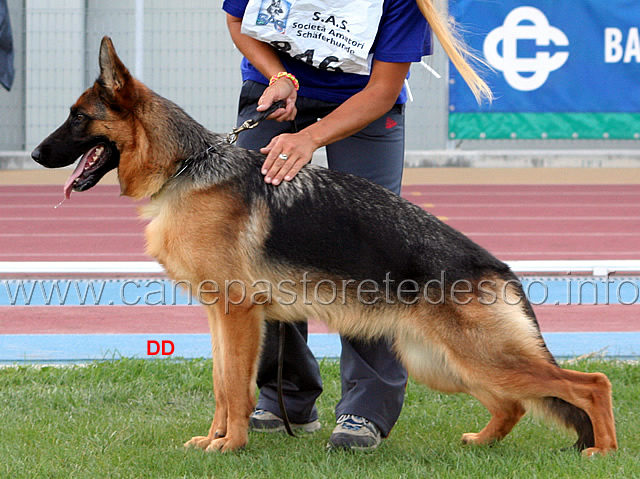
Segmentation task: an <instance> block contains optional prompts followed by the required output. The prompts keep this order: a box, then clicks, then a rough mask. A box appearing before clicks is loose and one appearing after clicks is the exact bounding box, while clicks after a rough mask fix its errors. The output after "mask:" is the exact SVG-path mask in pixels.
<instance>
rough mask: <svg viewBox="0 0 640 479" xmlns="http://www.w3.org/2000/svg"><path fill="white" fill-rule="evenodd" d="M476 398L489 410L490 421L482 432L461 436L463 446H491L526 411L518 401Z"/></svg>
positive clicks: (504, 434)
mask: <svg viewBox="0 0 640 479" xmlns="http://www.w3.org/2000/svg"><path fill="white" fill-rule="evenodd" d="M476 398H477V399H478V400H479V401H480V402H481V403H482V404H483V405H484V406H485V407H486V408H487V409H488V410H489V412H490V413H491V420H490V421H489V424H487V425H486V426H485V427H484V429H482V431H480V432H478V433H473V432H469V433H466V434H463V435H462V442H463V443H464V444H492V443H494V442H496V441H500V440H501V439H502V438H504V437H505V436H506V435H507V434H509V433H510V432H511V429H513V427H514V426H515V425H516V424H517V423H518V421H520V418H522V416H524V414H525V412H526V409H525V408H524V405H523V404H522V403H521V402H520V401H514V400H509V399H498V398H495V397H482V396H480V395H478V396H476Z"/></svg>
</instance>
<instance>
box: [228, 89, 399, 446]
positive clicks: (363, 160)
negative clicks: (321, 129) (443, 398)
mask: <svg viewBox="0 0 640 479" xmlns="http://www.w3.org/2000/svg"><path fill="white" fill-rule="evenodd" d="M264 89H265V85H262V84H260V83H256V82H253V81H246V82H245V83H244V84H243V86H242V91H241V94H240V104H239V110H238V124H241V123H242V122H244V121H245V120H247V119H248V118H251V117H253V116H255V115H256V107H257V102H258V99H259V98H260V96H261V95H262V92H263V91H264ZM338 106H339V104H336V103H328V102H323V101H319V100H313V99H309V98H303V97H298V99H297V102H296V107H297V109H298V113H297V116H296V120H295V126H296V127H297V129H298V130H300V129H303V128H305V127H306V126H308V125H310V124H312V123H314V122H315V121H317V120H318V119H319V118H322V117H324V116H326V115H327V114H328V113H330V112H331V111H333V110H334V109H335V108H336V107H338ZM292 131H295V129H294V125H293V124H292V123H288V122H281V123H279V122H276V121H264V122H262V123H261V124H260V125H259V126H258V127H256V128H254V129H252V130H247V131H245V132H243V133H240V136H239V138H238V145H239V146H242V147H243V148H247V149H250V150H259V149H260V148H262V147H263V146H266V145H267V144H268V143H269V141H271V138H273V137H274V136H277V135H279V134H281V133H288V132H292ZM326 150H327V161H328V166H329V168H330V169H333V170H339V171H343V172H347V173H351V174H354V175H358V176H361V177H364V178H367V179H369V180H371V181H373V182H375V183H378V184H380V185H382V186H384V187H386V188H388V189H389V190H391V191H393V192H394V193H396V194H399V193H400V185H401V182H402V168H403V163H404V105H395V106H394V107H393V108H392V109H391V110H390V111H389V112H388V113H386V114H385V115H383V116H382V117H381V118H379V119H378V120H376V121H374V122H373V123H371V124H370V125H368V126H367V127H366V128H364V129H363V130H361V131H359V132H358V133H356V134H354V135H352V136H351V137H349V138H345V139H344V140H341V141H338V142H336V143H333V144H331V145H329V146H327V147H326ZM274 188H277V186H274ZM336 247H340V245H336ZM286 327H287V331H286V341H285V359H284V369H283V391H284V402H285V407H286V408H287V414H288V416H289V419H290V420H291V421H292V422H293V423H306V422H310V421H313V420H315V419H317V418H318V412H317V410H316V407H315V400H316V398H317V397H318V396H319V395H320V393H321V392H322V380H321V378H320V372H319V368H318V363H317V361H316V360H315V358H314V357H313V354H312V352H311V350H310V349H309V347H308V346H307V323H306V322H301V323H296V324H288V325H287V326H286ZM278 337H279V335H278V326H277V324H276V323H274V322H267V327H266V334H265V338H264V345H263V354H262V358H261V360H260V365H259V368H258V379H257V383H258V387H259V388H260V395H259V398H258V405H257V407H258V408H259V409H265V410H267V411H271V412H272V413H274V414H276V415H278V416H281V413H280V407H279V405H278V398H277V386H276V378H277V368H278V365H277V359H278ZM340 339H341V342H342V353H341V357H340V373H341V378H342V399H340V402H339V403H338V405H337V406H336V418H337V417H339V416H341V415H342V414H355V415H357V416H362V417H366V418H367V419H369V420H370V421H372V422H373V423H374V424H375V425H376V426H378V428H379V429H380V431H381V433H382V435H383V436H385V437H386V436H387V435H388V434H389V432H390V431H391V428H392V427H393V425H394V424H395V422H396V421H397V419H398V416H399V415H400V411H401V409H402V403H403V401H404V391H405V386H406V382H407V372H406V370H405V369H404V367H403V366H402V365H401V364H400V363H399V362H398V360H397V359H396V357H395V354H394V353H393V351H392V350H391V347H390V345H389V343H388V342H387V341H386V340H380V341H375V342H371V341H367V342H364V341H355V340H348V339H345V338H342V337H341V338H340Z"/></svg>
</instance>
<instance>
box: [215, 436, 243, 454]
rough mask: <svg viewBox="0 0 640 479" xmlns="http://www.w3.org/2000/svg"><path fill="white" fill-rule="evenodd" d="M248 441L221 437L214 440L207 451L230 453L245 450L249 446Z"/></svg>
mask: <svg viewBox="0 0 640 479" xmlns="http://www.w3.org/2000/svg"><path fill="white" fill-rule="evenodd" d="M247 442H248V439H247V438H245V439H234V438H233V437H220V438H217V439H214V440H212V441H211V442H210V443H209V445H208V446H207V448H206V449H205V451H207V452H217V451H220V452H228V451H236V450H239V449H243V448H244V447H245V446H246V445H247Z"/></svg>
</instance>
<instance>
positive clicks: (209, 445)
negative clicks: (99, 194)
mask: <svg viewBox="0 0 640 479" xmlns="http://www.w3.org/2000/svg"><path fill="white" fill-rule="evenodd" d="M99 64H100V76H99V78H98V79H97V80H96V82H95V83H94V85H93V86H92V87H91V88H89V89H88V90H87V91H85V92H84V93H83V94H82V95H81V96H80V98H79V99H78V100H77V101H76V103H75V104H74V105H73V106H72V107H71V112H70V115H69V117H68V118H67V120H66V121H65V122H64V124H62V126H60V127H59V128H58V129H57V130H56V131H54V132H53V133H52V134H51V135H50V136H49V137H48V138H46V139H45V140H44V141H43V142H42V143H41V144H40V145H39V146H38V147H37V148H36V149H35V150H34V151H33V153H32V156H33V158H34V160H35V161H37V162H38V163H40V164H41V165H44V166H46V167H48V168H59V167H63V166H67V165H70V164H71V163H73V162H74V160H75V159H76V158H78V157H80V156H81V157H82V158H81V159H80V161H79V164H78V166H77V167H76V169H75V171H74V172H73V173H72V175H71V177H70V178H69V180H68V181H67V184H66V185H65V188H64V189H65V194H66V196H67V197H68V196H69V194H70V192H71V190H72V189H73V190H75V191H84V190H88V189H89V188H91V187H93V186H94V185H95V184H96V183H98V181H99V180H100V179H101V178H102V176H103V175H104V174H105V173H107V172H108V171H109V170H111V169H114V168H117V169H118V178H119V183H120V187H121V191H122V194H123V195H126V196H130V197H132V198H135V199H142V198H150V201H149V203H148V204H147V205H145V206H144V207H143V208H142V210H143V211H142V213H143V215H144V216H145V217H147V218H149V219H150V222H149V224H148V225H147V227H146V232H145V234H146V240H147V252H148V254H149V255H151V256H153V257H154V258H156V259H157V260H158V261H159V262H160V263H161V264H162V265H163V266H164V268H165V269H166V272H167V273H168V275H169V276H170V277H171V278H172V279H174V280H177V281H185V280H186V281H188V282H190V283H191V284H193V285H203V284H206V285H207V288H204V289H203V291H202V294H201V295H200V298H199V299H200V300H201V302H202V303H203V304H204V306H205V308H206V311H207V314H208V320H209V326H210V330H211V334H212V351H213V385H214V393H215V402H216V409H215V414H214V416H213V422H212V424H211V428H210V429H209V433H208V434H207V435H206V436H197V437H194V438H192V439H191V440H189V441H188V442H187V443H186V445H187V446H194V447H198V448H201V449H206V450H207V451H213V450H222V451H228V450H233V449H238V448H241V447H243V446H245V445H246V444H247V441H248V418H249V414H250V413H251V412H252V410H253V407H254V404H255V377H256V369H257V363H258V359H259V356H260V351H261V342H262V330H263V323H264V321H265V318H269V319H272V320H277V321H285V322H292V321H299V320H300V318H308V317H314V318H317V319H319V320H321V321H323V322H325V323H326V324H327V325H328V326H329V327H330V328H332V329H334V330H336V331H339V332H340V333H341V334H343V335H345V336H348V337H352V338H362V339H364V340H375V339H379V338H387V339H388V340H389V341H390V342H391V343H392V345H393V349H394V351H395V353H396V354H397V356H398V357H399V359H400V360H401V361H402V363H403V364H404V365H405V366H406V368H407V370H408V371H409V373H410V374H411V375H412V376H413V377H414V378H415V379H416V380H417V381H420V382H422V383H424V384H426V385H428V386H430V387H432V388H434V389H437V390H440V391H444V392H448V393H459V392H464V393H467V394H470V395H472V396H474V397H476V398H477V399H478V400H479V401H480V402H481V403H482V404H484V406H485V407H486V408H487V409H488V410H489V412H490V413H491V416H492V417H491V420H490V421H489V423H488V424H487V426H486V427H485V428H484V429H482V430H481V431H480V432H478V433H467V434H464V435H463V436H462V441H463V442H464V443H467V444H487V443H492V442H494V441H498V440H500V439H502V438H503V437H505V436H506V435H507V434H508V433H509V431H511V429H512V428H513V427H514V426H515V425H516V423H517V422H518V421H519V420H520V418H521V417H522V416H523V415H524V414H525V412H526V411H527V410H529V409H533V410H534V411H537V412H538V413H540V414H542V415H543V416H545V417H547V418H550V419H555V420H556V421H557V422H559V423H560V424H561V425H563V426H565V427H567V428H570V429H573V430H575V431H576V432H577V435H578V439H577V442H576V443H575V447H576V448H578V449H580V450H583V454H585V455H593V454H596V453H598V454H603V455H604V454H606V453H608V452H609V451H612V450H615V449H617V442H616V432H615V425H614V417H613V410H612V399H611V383H610V382H609V380H608V379H607V377H606V376H605V375H604V374H601V373H582V372H576V371H571V370H566V369H562V368H560V367H559V366H558V364H557V363H556V361H555V360H554V358H553V356H552V355H551V353H550V352H549V351H548V349H547V347H546V345H545V343H544V341H543V339H542V336H541V334H540V329H539V326H538V323H537V320H536V317H535V315H534V312H533V310H532V308H531V306H530V304H529V302H528V301H527V299H526V297H525V295H524V292H523V289H522V286H521V285H520V283H519V282H518V280H517V278H516V276H515V275H514V274H513V273H512V272H511V271H510V270H509V268H508V266H507V265H505V264H504V263H502V262H500V261H499V260H497V259H496V258H494V257H493V256H491V255H490V254H489V253H488V252H487V251H485V250H484V249H483V248H481V247H480V246H478V245H476V244H475V243H473V242H472V241H471V240H470V239H468V238H467V237H465V236H464V235H463V234H461V233H459V232H458V231H456V230H454V229H452V228H451V227H449V226H448V225H446V224H444V223H442V222H440V221H439V220H438V219H436V218H435V217H434V216H432V215H431V214H429V213H427V212H425V211H424V210H422V209H421V208H419V207H418V206H416V205H414V204H412V203H410V202H408V201H405V200H404V199H402V198H399V197H397V196H396V195H394V194H392V193H390V192H388V191H387V190H385V189H384V188H382V187H379V186H377V185H375V184H373V183H371V182H369V181H366V180H364V179H361V178H358V177H355V176H351V175H347V174H342V173H338V172H335V171H330V170H327V169H323V168H318V167H314V166H306V167H304V168H303V169H302V171H300V173H299V174H298V175H297V176H296V177H295V178H294V179H293V180H292V181H290V182H284V183H283V184H281V185H279V186H273V185H269V184H266V183H265V182H264V181H263V177H262V175H261V173H260V167H261V165H262V162H263V161H264V156H263V155H261V154H259V153H257V152H254V151H247V150H244V149H241V148H238V147H236V146H233V145H230V144H228V143H227V142H226V141H225V137H224V136H223V135H218V134H214V133H211V132H210V131H208V130H207V129H205V128H204V127H203V126H201V125H199V124H198V123H197V122H196V121H194V120H193V119H192V118H191V117H189V116H188V115H187V114H186V113H185V112H184V111H183V110H182V109H180V108H179V107H178V106H176V105H175V104H174V103H172V102H170V101H168V100H166V99H164V98H162V97H160V96H159V95H157V94H155V93H154V92H152V91H151V90H150V89H149V88H147V87H146V86H144V85H143V84H142V83H140V82H139V81H137V80H136V79H134V78H133V77H132V76H131V74H130V73H129V71H128V70H127V68H126V67H125V66H124V65H123V63H122V62H121V60H120V59H119V58H118V56H117V55H116V52H115V49H114V47H113V44H112V42H111V40H110V39H109V38H108V37H105V38H103V40H102V44H101V47H100V55H99ZM223 285H225V287H224V288H223ZM267 285H271V286H273V288H274V289H272V290H269V289H268V288H267ZM275 285H277V286H278V289H277V291H276V289H275ZM382 285H385V288H384V289H383V288H382ZM218 300H219V301H218Z"/></svg>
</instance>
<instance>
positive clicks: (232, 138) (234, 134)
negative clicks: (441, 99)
mask: <svg viewBox="0 0 640 479" xmlns="http://www.w3.org/2000/svg"><path fill="white" fill-rule="evenodd" d="M284 107H285V102H284V100H278V101H276V102H275V103H273V104H272V105H271V106H270V107H269V108H267V109H266V110H265V111H261V112H259V113H258V114H257V115H255V116H254V117H252V118H249V119H248V120H246V121H244V122H243V123H242V124H241V125H240V126H237V127H236V128H234V129H233V130H231V133H229V134H228V135H227V137H226V141H227V143H229V144H233V143H235V142H236V140H237V139H238V134H240V133H242V132H243V131H245V130H250V129H252V128H255V127H256V126H258V125H259V124H260V122H262V121H263V120H264V119H265V118H267V117H268V116H269V115H271V114H272V113H273V112H274V111H276V110H277V109H279V108H284ZM294 130H296V131H297V127H296V126H295V123H294ZM214 146H216V145H212V146H210V147H209V148H207V150H206V151H205V152H204V153H205V154H206V153H208V152H209V151H210V150H211V149H212V148H213V147H214ZM198 156H199V155H198ZM194 158H195V157H194V156H190V157H189V158H187V159H186V160H185V161H184V162H183V163H182V166H181V167H180V168H178V171H176V172H175V173H174V174H173V175H172V176H171V177H170V178H169V180H171V179H173V178H175V177H177V176H179V175H180V174H182V172H184V171H185V170H186V169H187V168H188V167H189V165H190V164H191V162H192V161H193V160H194ZM285 337H286V329H285V323H280V337H279V339H278V404H279V405H280V414H282V422H283V423H284V428H285V429H286V430H287V434H289V436H292V437H296V435H295V434H294V432H293V429H292V428H291V423H290V422H289V416H288V415H287V409H286V408H285V406H284V396H283V393H282V371H283V369H284V341H285Z"/></svg>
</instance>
